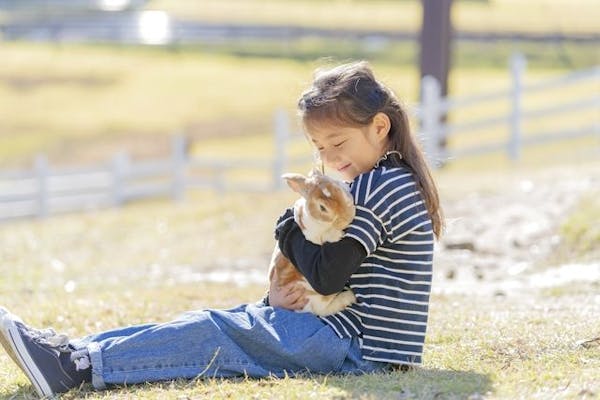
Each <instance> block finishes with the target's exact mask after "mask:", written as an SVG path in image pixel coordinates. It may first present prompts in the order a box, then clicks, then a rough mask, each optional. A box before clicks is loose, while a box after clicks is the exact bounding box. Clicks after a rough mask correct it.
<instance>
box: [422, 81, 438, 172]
mask: <svg viewBox="0 0 600 400" xmlns="http://www.w3.org/2000/svg"><path fill="white" fill-rule="evenodd" d="M421 90H422V92H421V98H422V99H423V100H422V102H421V130H422V132H423V134H424V135H425V136H424V138H423V140H424V148H425V156H426V157H427V161H428V162H429V165H430V166H431V167H432V168H437V167H439V166H440V165H441V161H442V160H441V156H442V154H443V152H442V151H443V149H441V148H440V137H441V136H442V135H441V128H442V125H441V120H440V113H441V109H440V104H441V103H440V102H441V88H440V83H439V82H438V80H437V79H435V78H434V77H433V76H429V75H427V76H424V77H423V79H421Z"/></svg>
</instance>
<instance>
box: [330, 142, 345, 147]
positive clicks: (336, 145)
mask: <svg viewBox="0 0 600 400" xmlns="http://www.w3.org/2000/svg"><path fill="white" fill-rule="evenodd" d="M344 143H346V141H345V140H344V141H343V142H340V143H338V144H334V145H333V147H340V146H341V145H343V144H344Z"/></svg>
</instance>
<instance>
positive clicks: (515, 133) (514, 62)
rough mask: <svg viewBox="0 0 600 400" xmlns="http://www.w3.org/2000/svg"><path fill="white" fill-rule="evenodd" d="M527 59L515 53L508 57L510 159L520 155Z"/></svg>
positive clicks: (516, 158) (513, 159)
mask: <svg viewBox="0 0 600 400" xmlns="http://www.w3.org/2000/svg"><path fill="white" fill-rule="evenodd" d="M526 67H527V60H526V59H525V57H524V56H523V55H522V54H520V53H516V54H513V55H512V57H511V58H510V72H511V77H512V88H511V112H510V138H509V141H508V156H509V157H510V159H511V160H512V161H517V160H518V159H519V158H520V157H521V134H522V132H521V129H522V126H521V124H522V112H523V108H522V107H523V105H522V98H523V77H524V75H525V68H526Z"/></svg>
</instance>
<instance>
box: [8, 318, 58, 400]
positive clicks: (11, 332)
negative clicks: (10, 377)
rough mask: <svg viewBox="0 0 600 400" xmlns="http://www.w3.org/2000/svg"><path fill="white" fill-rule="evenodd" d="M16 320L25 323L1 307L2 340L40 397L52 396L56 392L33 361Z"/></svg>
mask: <svg viewBox="0 0 600 400" xmlns="http://www.w3.org/2000/svg"><path fill="white" fill-rule="evenodd" d="M15 321H17V322H20V323H23V322H22V321H21V320H20V319H19V318H17V317H16V316H14V315H12V314H11V313H10V312H8V311H7V310H6V309H4V308H0V338H1V339H0V341H1V342H2V345H3V346H4V347H5V348H6V350H7V352H8V354H9V355H10V356H11V358H12V359H13V360H14V361H15V363H16V364H17V365H18V366H19V367H20V368H21V369H22V370H23V372H24V373H25V375H27V378H29V381H31V384H32V385H33V387H34V388H35V390H36V392H37V393H38V395H39V396H40V397H45V398H47V397H50V398H52V397H53V396H54V392H53V391H52V389H50V385H48V382H46V379H45V378H44V375H42V373H41V371H40V370H39V369H38V367H37V366H36V365H35V363H34V362H33V359H32V358H31V355H30V354H29V352H28V351H27V348H26V347H25V344H24V343H23V339H21V335H20V334H19V328H18V327H17V325H16V324H15ZM11 353H12V354H11Z"/></svg>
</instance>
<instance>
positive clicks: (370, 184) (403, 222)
mask: <svg viewBox="0 0 600 400" xmlns="http://www.w3.org/2000/svg"><path fill="white" fill-rule="evenodd" d="M352 194H353V196H354V202H355V205H356V216H355V217H354V220H353V221H352V223H351V224H350V226H349V227H348V228H347V229H346V232H345V237H349V238H353V239H355V240H356V241H358V242H359V243H360V244H361V245H362V246H363V247H364V249H365V250H366V252H367V255H370V254H372V253H373V252H374V251H375V250H376V249H377V248H378V247H379V246H380V245H381V244H382V243H384V242H385V241H386V240H387V241H390V242H395V241H397V240H399V239H401V238H402V237H403V236H405V235H407V234H408V233H410V232H412V231H413V230H415V229H417V228H419V227H421V226H424V225H427V224H429V223H430V219H429V215H428V213H427V209H426V207H425V205H424V203H423V200H422V198H421V194H420V192H419V189H418V187H417V184H416V182H415V180H414V178H413V176H412V174H411V173H410V172H408V171H405V170H404V172H402V170H399V171H398V172H397V173H387V174H382V173H381V171H379V170H374V171H371V173H367V174H363V175H361V176H359V177H358V178H357V179H356V180H355V182H354V183H353V186H352Z"/></svg>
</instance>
